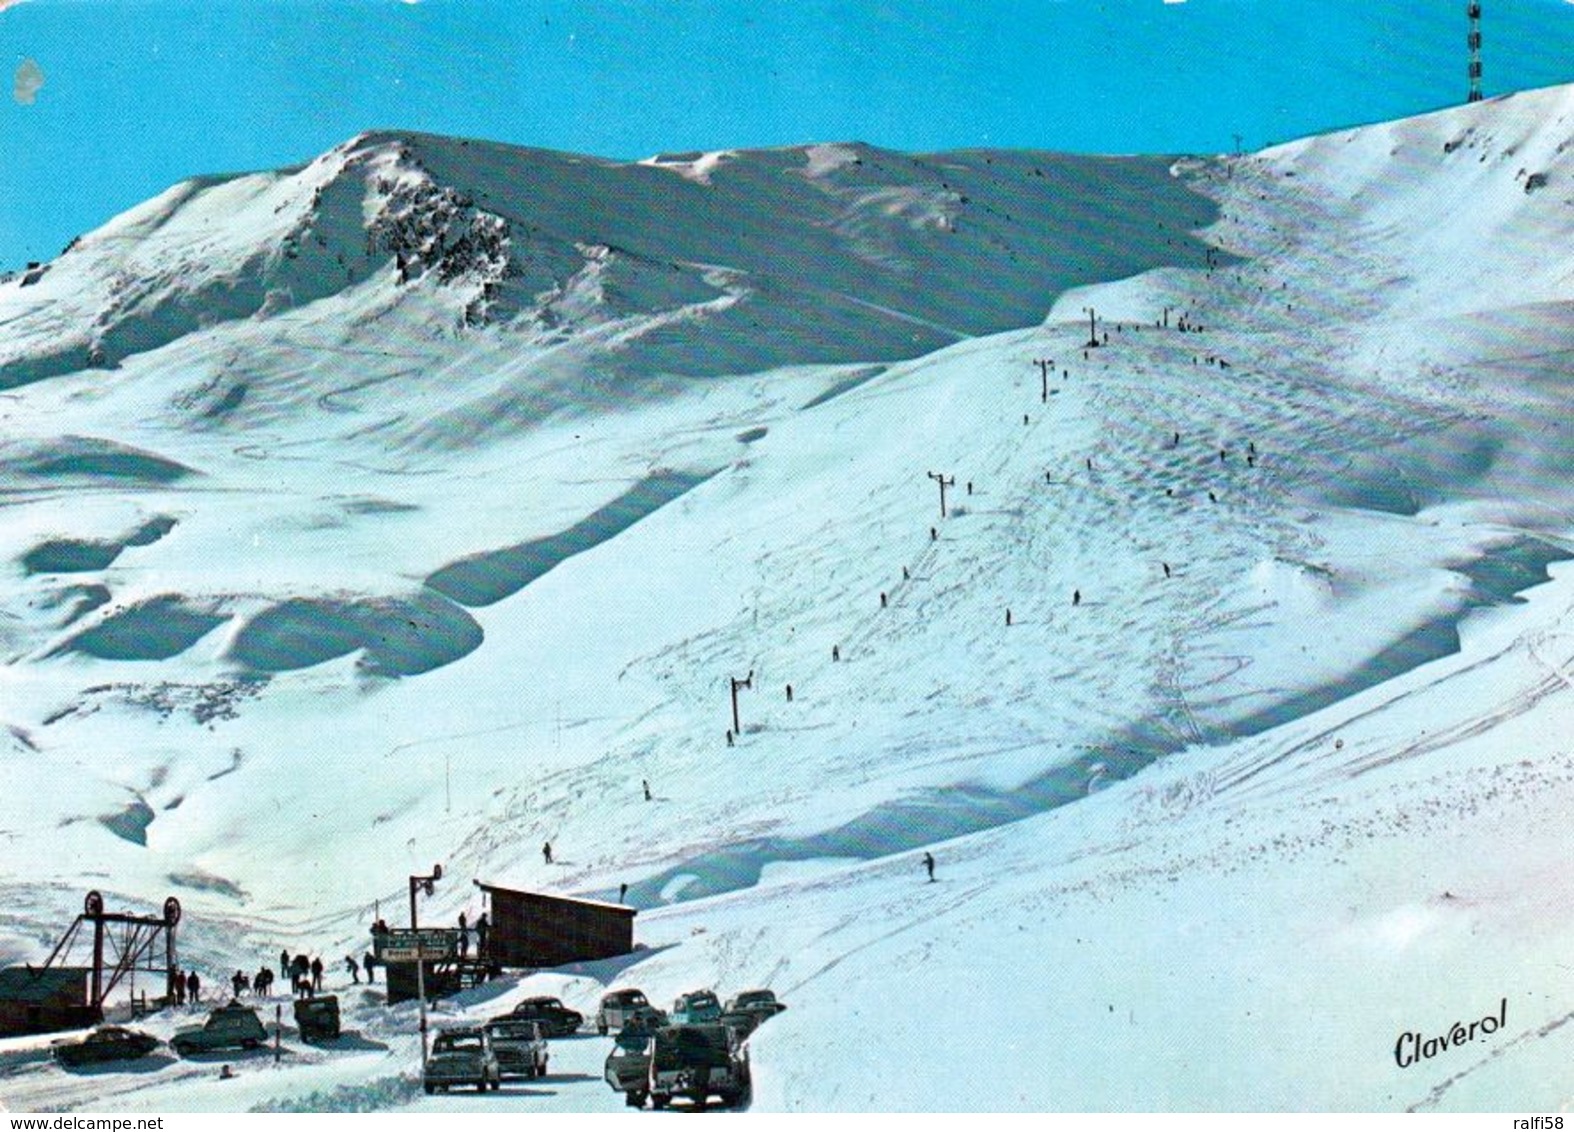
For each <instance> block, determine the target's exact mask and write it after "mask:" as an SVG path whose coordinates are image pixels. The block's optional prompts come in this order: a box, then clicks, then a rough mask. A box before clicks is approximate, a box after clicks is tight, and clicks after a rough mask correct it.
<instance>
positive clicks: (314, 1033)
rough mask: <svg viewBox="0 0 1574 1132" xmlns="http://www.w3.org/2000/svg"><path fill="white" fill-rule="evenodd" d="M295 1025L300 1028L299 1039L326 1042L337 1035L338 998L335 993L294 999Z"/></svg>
mask: <svg viewBox="0 0 1574 1132" xmlns="http://www.w3.org/2000/svg"><path fill="white" fill-rule="evenodd" d="M295 1025H296V1026H297V1027H298V1028H299V1029H300V1032H301V1040H302V1041H307V1042H327V1041H332V1040H333V1039H334V1038H337V1037H338V1036H339V998H338V996H337V995H331V994H323V995H314V996H312V997H311V998H297V999H296V1000H295Z"/></svg>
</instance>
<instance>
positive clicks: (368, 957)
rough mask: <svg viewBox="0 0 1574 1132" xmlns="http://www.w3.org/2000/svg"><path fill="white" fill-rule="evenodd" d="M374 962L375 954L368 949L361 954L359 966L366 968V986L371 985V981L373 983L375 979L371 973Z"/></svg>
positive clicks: (375, 960) (375, 959)
mask: <svg viewBox="0 0 1574 1132" xmlns="http://www.w3.org/2000/svg"><path fill="white" fill-rule="evenodd" d="M376 962H377V956H375V955H373V954H372V953H371V952H370V951H368V952H367V953H366V954H365V955H363V956H362V957H361V966H362V967H364V968H366V985H367V986H371V985H372V984H373V983H375V982H376V981H377V978H376V976H375V975H373V973H372V965H373V964H374V963H376Z"/></svg>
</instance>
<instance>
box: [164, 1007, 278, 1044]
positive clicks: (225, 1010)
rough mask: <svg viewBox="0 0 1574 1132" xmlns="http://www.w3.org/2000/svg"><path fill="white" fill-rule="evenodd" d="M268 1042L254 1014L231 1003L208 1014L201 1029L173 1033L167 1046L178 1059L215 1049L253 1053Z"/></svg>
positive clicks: (188, 1029) (266, 1035)
mask: <svg viewBox="0 0 1574 1132" xmlns="http://www.w3.org/2000/svg"><path fill="white" fill-rule="evenodd" d="M267 1040H268V1031H267V1030H265V1029H263V1026H262V1022H261V1021H260V1020H259V1019H258V1018H257V1012H256V1011H255V1010H253V1009H252V1008H251V1007H249V1006H242V1005H241V1004H240V1003H238V1002H232V1003H230V1004H229V1005H228V1006H221V1007H219V1008H218V1009H217V1010H215V1011H214V1012H213V1013H212V1014H209V1015H208V1020H207V1021H206V1022H204V1023H203V1024H202V1025H200V1026H187V1027H186V1028H185V1029H183V1030H176V1031H175V1036H174V1037H173V1038H171V1039H170V1041H169V1044H170V1045H171V1046H173V1047H174V1049H175V1052H176V1053H178V1054H180V1056H181V1057H190V1056H191V1055H192V1054H194V1053H206V1052H208V1051H209V1050H215V1049H229V1048H232V1047H239V1048H240V1049H256V1048H257V1047H258V1046H260V1045H262V1043H263V1042H265V1041H267Z"/></svg>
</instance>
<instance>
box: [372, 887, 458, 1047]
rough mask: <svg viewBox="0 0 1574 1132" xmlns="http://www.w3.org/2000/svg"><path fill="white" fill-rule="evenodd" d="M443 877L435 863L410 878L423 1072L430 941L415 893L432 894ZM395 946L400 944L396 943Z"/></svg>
mask: <svg viewBox="0 0 1574 1132" xmlns="http://www.w3.org/2000/svg"><path fill="white" fill-rule="evenodd" d="M442 879H443V866H442V865H433V866H432V871H431V873H429V874H428V875H426V876H412V877H411V878H410V936H412V937H413V939H412V940H411V945H410V946H411V949H412V950H413V952H414V955H413V958H414V959H415V988H416V990H415V993H416V995H417V996H418V997H419V998H420V1000H421V1072H423V1073H425V1072H426V964H425V963H423V962H421V960H423V959H425V958H426V957H427V956H426V952H427V943H428V942H429V941H428V940H427V939H424V938H423V935H424V934H425V933H423V932H422V931H421V929H420V928H419V927H417V926H416V922H415V894H416V892H417V891H424V892H425V893H426V894H427V895H428V896H430V895H432V888H433V885H434V884H435V883H436V882H437V881H440V880H442ZM388 934H389V935H393V933H392V932H389V933H388ZM401 934H402V933H401ZM435 934H438V933H434V935H435ZM440 934H442V935H443V936H450V934H457V933H448V932H441V933H440ZM387 942H388V941H387V940H386V938H385V940H384V946H385V947H386V946H387ZM395 946H398V945H397V944H395ZM447 954H448V952H447V951H446V950H445V951H444V952H443V953H442V954H441V955H438V956H436V958H439V959H441V958H444V957H446V956H447Z"/></svg>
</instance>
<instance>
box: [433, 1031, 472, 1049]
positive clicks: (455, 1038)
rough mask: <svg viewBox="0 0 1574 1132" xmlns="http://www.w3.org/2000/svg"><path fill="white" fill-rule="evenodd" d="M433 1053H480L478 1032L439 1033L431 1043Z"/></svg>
mask: <svg viewBox="0 0 1574 1132" xmlns="http://www.w3.org/2000/svg"><path fill="white" fill-rule="evenodd" d="M432 1052H433V1053H480V1052H481V1035H480V1034H439V1035H438V1036H437V1041H436V1042H434V1043H433V1044H432Z"/></svg>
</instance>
